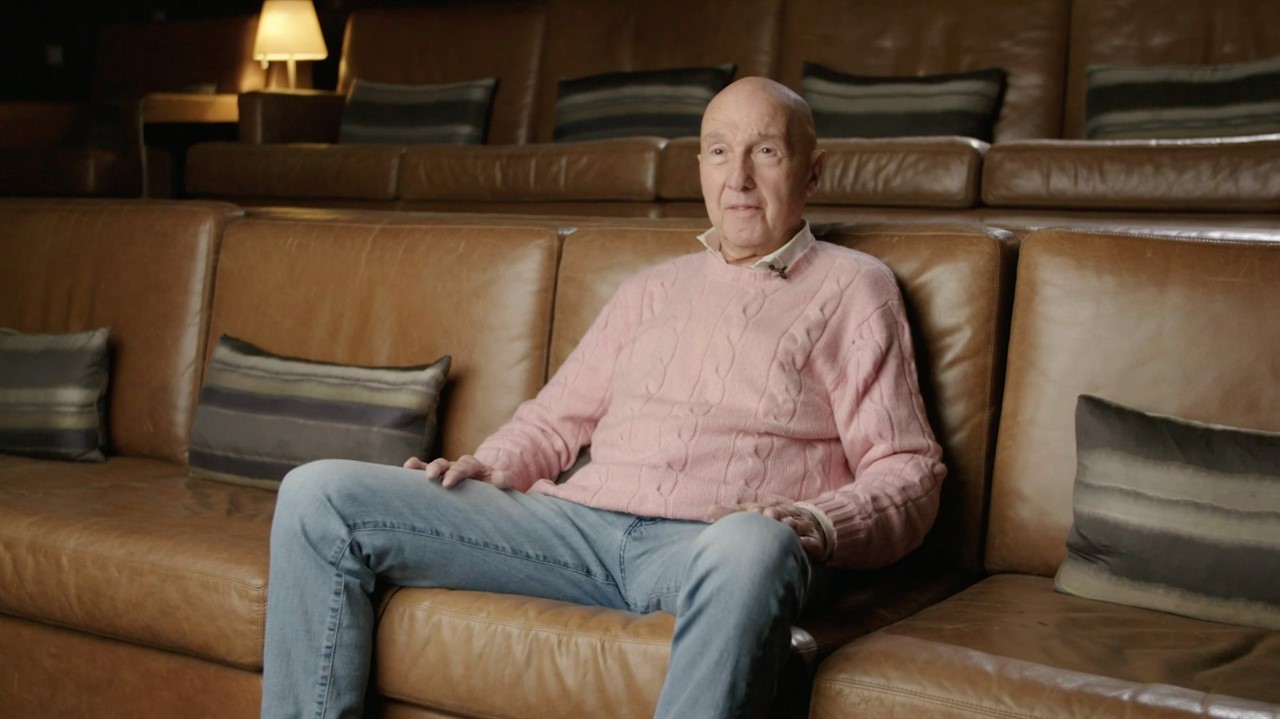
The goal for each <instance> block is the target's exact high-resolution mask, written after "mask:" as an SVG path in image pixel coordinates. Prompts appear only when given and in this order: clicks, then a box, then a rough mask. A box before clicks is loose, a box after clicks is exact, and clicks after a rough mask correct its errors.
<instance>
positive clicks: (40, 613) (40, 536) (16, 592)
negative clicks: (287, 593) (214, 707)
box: [0, 455, 275, 670]
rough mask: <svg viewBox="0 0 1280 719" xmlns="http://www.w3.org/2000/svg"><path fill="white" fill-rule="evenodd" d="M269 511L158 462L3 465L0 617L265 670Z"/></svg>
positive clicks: (270, 501)
mask: <svg viewBox="0 0 1280 719" xmlns="http://www.w3.org/2000/svg"><path fill="white" fill-rule="evenodd" d="M274 507H275V494H274V493H272V492H266V491H263V490H259V489H250V488H246V487H233V486H230V485H226V484H222V483H218V482H210V481H205V480H195V479H189V478H187V476H186V470H185V468H183V467H181V466H179V465H176V464H171V463H168V462H163V461H159V460H151V459H138V458H131V457H112V458H110V459H109V460H108V461H107V462H105V463H102V464H81V463H74V464H73V463H69V462H58V461H50V460H34V459H26V458H20V457H13V456H9V455H0V586H4V587H5V591H4V592H2V593H0V611H3V612H5V613H8V614H13V615H17V616H20V617H24V618H27V619H33V620H37V621H40V622H46V623H49V624H56V625H59V626H63V627H67V628H70V629H76V630H80V631H84V632H88V633H91V634H98V635H101V636H105V637H112V638H117V639H123V640H126V641H129V642H133V643H136V644H142V645H148V646H153V647H158V648H162V649H169V650H173V651H177V652H182V653H186V654H191V655H194V656H197V657H202V658H206V659H212V660H216V661H220V662H223V663H227V664H231V665H233V666H236V667H240V668H244V669H255V670H256V669H260V668H261V667H262V637H263V627H264V617H265V615H266V597H267V549H268V538H269V536H270V530H271V515H272V512H273V510H274Z"/></svg>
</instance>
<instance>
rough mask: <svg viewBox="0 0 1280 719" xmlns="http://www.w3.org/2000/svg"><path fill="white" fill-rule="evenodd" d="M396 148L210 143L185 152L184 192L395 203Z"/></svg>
mask: <svg viewBox="0 0 1280 719" xmlns="http://www.w3.org/2000/svg"><path fill="white" fill-rule="evenodd" d="M403 156H404V148H403V147H400V146H399V145H306V144H298V145H250V144H248V143H242V142H208V143H202V144H199V145H196V146H194V147H192V148H191V149H190V150H189V151H188V152H187V191H188V192H190V193H191V194H193V195H204V196H218V197H235V196H248V197H254V196H259V197H263V196H265V197H272V198H278V199H291V198H309V199H313V200H314V199H340V200H378V201H383V202H389V201H391V200H394V199H395V197H396V179H397V176H398V174H399V172H400V161H401V158H402V157H403Z"/></svg>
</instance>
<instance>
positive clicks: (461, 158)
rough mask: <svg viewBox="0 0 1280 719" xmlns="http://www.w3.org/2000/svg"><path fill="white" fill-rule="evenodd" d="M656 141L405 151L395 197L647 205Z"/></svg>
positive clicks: (653, 193)
mask: <svg viewBox="0 0 1280 719" xmlns="http://www.w3.org/2000/svg"><path fill="white" fill-rule="evenodd" d="M665 144H666V140H664V139H662V138H658V137H636V138H619V139H615V140H592V141H586V142H559V143H535V144H531V145H511V146H506V147H480V146H452V145H430V146H423V147H410V148H409V149H408V150H407V151H406V152H405V156H404V160H403V161H402V162H401V169H400V188H399V193H400V198H401V199H404V200H430V201H436V202H444V201H460V202H475V201H490V202H493V201H502V202H528V201H550V202H555V201H561V202H563V201H602V200H635V201H641V202H643V201H651V200H653V199H654V198H655V197H657V172H658V156H659V153H661V151H662V147H663V145H665Z"/></svg>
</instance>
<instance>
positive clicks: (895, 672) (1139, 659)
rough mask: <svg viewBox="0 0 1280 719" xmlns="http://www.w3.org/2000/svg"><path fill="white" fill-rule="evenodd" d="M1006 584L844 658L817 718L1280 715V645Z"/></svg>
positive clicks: (851, 649) (820, 697)
mask: <svg viewBox="0 0 1280 719" xmlns="http://www.w3.org/2000/svg"><path fill="white" fill-rule="evenodd" d="M1052 588H1053V586H1052V580H1051V579H1048V578H1044V577H1028V576H1018V575H1000V576H995V577H991V578H989V579H986V580H984V581H982V582H980V583H979V584H977V585H975V586H974V587H971V588H970V589H968V590H966V591H964V592H962V593H960V594H959V595H956V596H954V597H952V598H950V599H948V600H946V601H945V602H943V603H941V604H939V605H936V606H934V607H931V608H929V609H926V610H924V611H922V612H920V613H919V614H917V615H915V616H913V617H911V618H909V619H907V620H905V621H903V622H900V623H898V624H896V625H894V626H892V627H890V628H888V629H885V630H883V631H880V632H877V633H875V634H872V635H869V636H867V637H864V638H862V639H859V640H857V641H856V642H854V643H852V644H850V645H848V646H846V647H845V648H843V649H841V650H840V651H838V652H836V653H835V654H834V655H832V657H831V658H830V659H829V660H827V661H826V662H825V663H823V664H822V666H821V667H819V670H818V675H817V678H816V681H815V686H814V693H813V706H812V708H813V713H812V716H813V717H814V718H815V719H833V718H834V717H845V716H849V715H850V714H851V713H866V714H867V715H868V716H889V717H916V716H929V717H973V716H987V717H1050V716H1054V717H1056V716H1114V717H1135V718H1136V717H1240V718H1244V717H1249V718H1250V719H1254V718H1257V719H1261V718H1263V717H1274V716H1276V715H1277V713H1278V712H1280V684H1277V683H1276V682H1275V677H1276V674H1277V672H1280V636H1277V635H1276V633H1275V632H1268V631H1265V630H1261V629H1251V628H1245V627H1235V626H1231V625H1227V624H1218V623H1214V622H1203V621H1200V620H1196V619H1188V618H1185V617H1178V616H1175V615H1171V614H1164V613H1161V612H1153V611H1149V610H1145V609H1135V608H1132V607H1126V606H1122V605H1117V604H1108V603H1106V602H1097V601H1092V600H1088V599H1081V598H1078V597H1070V596H1066V595H1062V594H1055V593H1054V592H1053V591H1052Z"/></svg>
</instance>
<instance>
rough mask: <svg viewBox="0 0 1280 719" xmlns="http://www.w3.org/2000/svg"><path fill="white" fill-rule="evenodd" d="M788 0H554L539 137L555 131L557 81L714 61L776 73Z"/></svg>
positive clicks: (739, 73) (748, 71) (541, 83)
mask: <svg viewBox="0 0 1280 719" xmlns="http://www.w3.org/2000/svg"><path fill="white" fill-rule="evenodd" d="M781 14H782V0H700V2H696V3H689V2H685V1H684V0H628V1H627V2H598V1H597V0H548V7H547V38H546V46H545V50H544V51H543V55H542V59H541V70H540V72H539V80H538V99H537V107H536V113H537V114H536V117H535V128H536V129H535V133H536V134H535V137H536V138H537V141H538V142H550V141H551V140H552V139H553V138H554V137H555V106H556V89H557V83H558V82H559V81H560V80H561V79H562V78H575V77H583V76H586V75H596V74H599V73H604V72H618V71H624V72H634V71H636V70H666V69H672V68H681V67H711V66H716V65H724V64H726V63H732V64H733V65H734V67H735V69H736V73H735V77H744V76H746V75H765V76H769V77H772V76H773V73H774V68H775V66H776V65H777V57H778V30H779V23H780V22H781Z"/></svg>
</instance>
